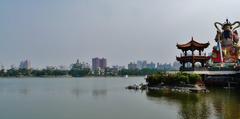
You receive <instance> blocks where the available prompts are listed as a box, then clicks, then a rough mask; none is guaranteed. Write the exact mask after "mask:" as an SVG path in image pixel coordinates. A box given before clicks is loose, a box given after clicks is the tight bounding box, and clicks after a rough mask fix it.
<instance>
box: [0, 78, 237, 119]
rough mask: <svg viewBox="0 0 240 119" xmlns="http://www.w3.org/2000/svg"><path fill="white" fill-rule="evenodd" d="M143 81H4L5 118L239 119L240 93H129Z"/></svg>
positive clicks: (0, 90)
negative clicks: (132, 87)
mask: <svg viewBox="0 0 240 119" xmlns="http://www.w3.org/2000/svg"><path fill="white" fill-rule="evenodd" d="M142 82H144V78H143V77H131V78H128V79H125V78H121V77H120V78H119V77H118V78H109V77H107V78H106V77H102V78H1V79H0V119H198V118H199V119H240V96H239V95H240V93H239V92H237V91H229V90H219V89H218V90H216V89H215V90H214V89H212V90H211V93H209V94H173V93H169V92H153V91H142V92H141V91H130V90H126V89H124V87H125V86H128V85H131V84H135V83H138V84H139V83H142Z"/></svg>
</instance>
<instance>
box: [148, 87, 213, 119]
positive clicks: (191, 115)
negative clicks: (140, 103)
mask: <svg viewBox="0 0 240 119" xmlns="http://www.w3.org/2000/svg"><path fill="white" fill-rule="evenodd" d="M147 96H149V97H150V98H148V99H150V100H154V99H153V98H152V97H157V98H166V99H167V101H168V102H175V103H177V104H179V105H180V106H179V107H180V110H179V112H178V114H179V118H180V119H207V118H208V117H209V116H210V107H209V105H208V104H207V102H206V100H205V99H204V96H203V95H200V94H185V93H173V92H162V91H148V92H147Z"/></svg>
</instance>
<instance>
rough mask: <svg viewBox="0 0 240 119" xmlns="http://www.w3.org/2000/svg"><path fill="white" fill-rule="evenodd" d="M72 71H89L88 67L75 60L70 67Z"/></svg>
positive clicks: (86, 64)
mask: <svg viewBox="0 0 240 119" xmlns="http://www.w3.org/2000/svg"><path fill="white" fill-rule="evenodd" d="M71 68H72V69H90V65H89V64H88V63H86V62H81V63H80V62H79V60H78V59H77V62H76V63H74V64H72V65H71Z"/></svg>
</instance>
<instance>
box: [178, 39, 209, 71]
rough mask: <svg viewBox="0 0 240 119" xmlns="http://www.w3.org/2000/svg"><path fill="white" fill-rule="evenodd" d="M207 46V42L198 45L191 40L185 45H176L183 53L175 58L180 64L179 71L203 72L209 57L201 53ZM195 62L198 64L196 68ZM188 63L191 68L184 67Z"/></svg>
mask: <svg viewBox="0 0 240 119" xmlns="http://www.w3.org/2000/svg"><path fill="white" fill-rule="evenodd" d="M208 46H209V42H208V43H199V42H197V41H195V40H193V38H192V40H191V41H189V42H188V43H186V44H177V48H178V49H180V50H182V52H183V53H181V54H180V57H176V59H177V61H179V62H180V63H181V64H182V66H181V68H180V70H181V71H194V70H205V69H206V63H207V61H208V60H209V59H210V57H208V56H207V55H206V53H204V54H203V51H204V49H205V48H207V47H208ZM189 51H190V54H189ZM194 51H198V52H197V54H195V52H194ZM197 62H199V63H200V67H196V65H195V63H197ZM189 63H190V64H191V67H187V66H186V64H189Z"/></svg>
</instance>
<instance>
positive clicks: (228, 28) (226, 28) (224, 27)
mask: <svg viewBox="0 0 240 119" xmlns="http://www.w3.org/2000/svg"><path fill="white" fill-rule="evenodd" d="M222 30H223V31H231V30H232V24H231V23H230V22H229V21H228V19H226V22H225V23H224V24H223V25H222Z"/></svg>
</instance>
